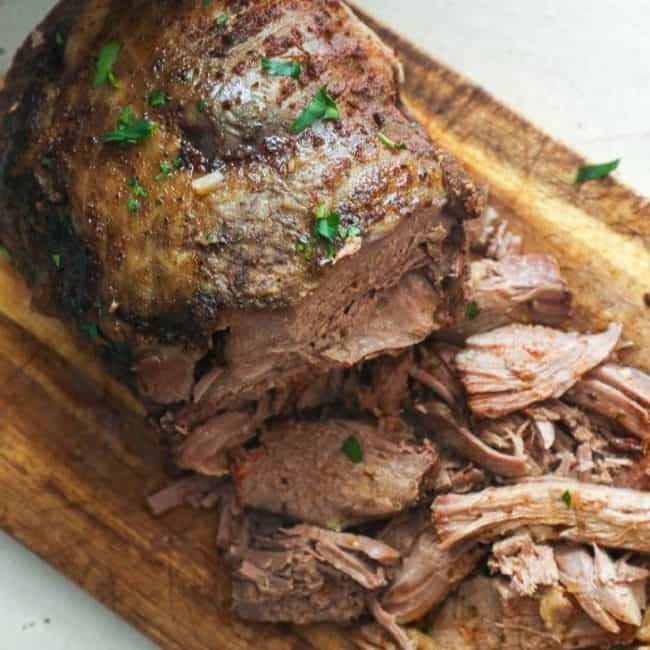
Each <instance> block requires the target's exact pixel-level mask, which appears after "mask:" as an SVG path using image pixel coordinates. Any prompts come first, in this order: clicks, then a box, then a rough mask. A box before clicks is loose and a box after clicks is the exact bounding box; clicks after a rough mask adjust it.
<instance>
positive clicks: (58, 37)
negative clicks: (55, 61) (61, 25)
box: [54, 32, 65, 47]
mask: <svg viewBox="0 0 650 650" xmlns="http://www.w3.org/2000/svg"><path fill="white" fill-rule="evenodd" d="M54 42H55V43H56V45H57V47H63V46H64V45H65V39H64V38H63V34H62V33H61V32H57V33H56V34H54Z"/></svg>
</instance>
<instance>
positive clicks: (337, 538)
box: [230, 526, 400, 623]
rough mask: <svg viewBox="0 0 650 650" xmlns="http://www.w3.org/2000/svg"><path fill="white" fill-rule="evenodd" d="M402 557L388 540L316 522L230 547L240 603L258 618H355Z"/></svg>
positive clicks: (241, 610)
mask: <svg viewBox="0 0 650 650" xmlns="http://www.w3.org/2000/svg"><path fill="white" fill-rule="evenodd" d="M399 558H400V556H399V553H398V552H397V551H396V550H394V549H392V548H391V547H390V546H387V545H386V544H384V543H383V542H380V541H377V540H374V539H370V538H367V537H361V536H358V535H346V534H343V533H334V532H331V531H327V530H323V529H319V528H315V527H312V526H296V527H294V528H290V529H280V530H277V531H276V532H273V533H271V534H266V535H261V534H257V535H256V534H253V536H252V539H250V540H249V541H248V542H247V544H246V545H242V546H236V547H234V548H233V549H232V550H231V552H230V559H231V562H232V563H233V566H234V567H235V568H234V573H233V578H234V582H233V601H234V608H235V611H236V612H237V613H238V614H239V615H240V616H242V617H243V618H250V619H253V620H256V621H270V622H278V621H291V622H294V623H315V622H320V621H336V622H341V623H344V622H349V621H352V620H354V619H356V618H358V617H359V616H360V615H361V614H362V613H363V612H364V611H365V608H366V597H367V593H368V592H369V591H370V592H372V591H375V590H377V589H379V588H380V587H382V586H384V585H386V575H385V570H384V567H390V566H394V565H395V564H396V563H397V562H399Z"/></svg>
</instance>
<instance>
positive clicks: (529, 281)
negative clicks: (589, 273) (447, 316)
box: [454, 255, 572, 336]
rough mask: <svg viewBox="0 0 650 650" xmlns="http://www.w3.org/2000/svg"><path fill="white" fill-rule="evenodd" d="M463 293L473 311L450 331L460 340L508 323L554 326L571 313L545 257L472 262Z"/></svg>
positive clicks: (558, 276) (568, 297) (567, 296)
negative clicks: (460, 336) (462, 337)
mask: <svg viewBox="0 0 650 650" xmlns="http://www.w3.org/2000/svg"><path fill="white" fill-rule="evenodd" d="M467 292H468V296H467V297H468V300H469V302H470V304H472V303H473V304H474V307H473V308H472V309H473V311H470V312H469V316H468V314H465V316H467V318H464V319H461V321H460V322H459V324H458V326H457V327H455V328H454V332H455V333H457V334H461V335H463V336H471V335H472V334H476V333H478V332H486V331H489V330H491V329H495V328H496V327H500V326H502V325H505V324H507V323H512V322H521V323H537V324H540V325H550V326H558V325H561V324H562V323H563V322H565V321H566V319H567V318H568V316H569V315H570V313H571V302H572V296H571V292H570V291H569V289H568V287H567V285H566V282H565V281H564V280H563V278H562V275H561V274H560V268H559V266H558V264H557V262H556V260H555V258H553V257H550V256H549V255H508V256H506V257H504V258H502V259H500V260H498V261H495V260H489V259H484V260H478V261H476V262H473V263H472V264H471V266H470V279H469V282H468V289H467Z"/></svg>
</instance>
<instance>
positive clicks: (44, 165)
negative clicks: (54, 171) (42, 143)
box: [41, 156, 52, 169]
mask: <svg viewBox="0 0 650 650" xmlns="http://www.w3.org/2000/svg"><path fill="white" fill-rule="evenodd" d="M51 166H52V159H51V158H48V157H47V156H43V157H42V158H41V167H42V168H43V169H49V168H50V167H51Z"/></svg>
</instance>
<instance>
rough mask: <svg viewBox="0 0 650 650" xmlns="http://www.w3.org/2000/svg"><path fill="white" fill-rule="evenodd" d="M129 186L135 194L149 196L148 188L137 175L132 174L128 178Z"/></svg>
mask: <svg viewBox="0 0 650 650" xmlns="http://www.w3.org/2000/svg"><path fill="white" fill-rule="evenodd" d="M128 184H129V187H130V188H131V189H132V190H133V196H148V195H147V192H146V190H145V189H144V187H142V185H140V183H138V179H137V178H136V177H135V176H131V178H129V180H128Z"/></svg>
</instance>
